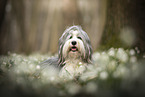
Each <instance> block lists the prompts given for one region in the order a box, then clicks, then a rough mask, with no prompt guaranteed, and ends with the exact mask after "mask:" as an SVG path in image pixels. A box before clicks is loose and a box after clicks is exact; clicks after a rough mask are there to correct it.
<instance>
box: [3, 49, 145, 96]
mask: <svg viewBox="0 0 145 97" xmlns="http://www.w3.org/2000/svg"><path fill="white" fill-rule="evenodd" d="M138 53H139V51H138V50H134V49H126V50H125V49H123V48H118V49H116V48H110V49H109V50H106V51H102V52H95V53H94V54H93V60H94V64H93V65H91V64H90V65H88V66H87V70H86V71H85V72H84V73H82V74H80V75H79V76H75V77H73V78H70V75H68V76H65V77H60V76H59V72H58V71H56V70H54V71H53V70H51V69H48V70H45V71H42V74H41V75H40V77H39V78H36V77H35V76H34V74H35V73H36V72H37V71H38V70H39V69H40V67H41V65H39V63H40V62H42V61H44V60H46V59H47V58H48V57H50V56H51V55H40V54H36V53H35V54H32V55H29V56H25V55H20V54H15V53H9V55H8V56H1V57H0V95H2V96H3V97H7V96H12V95H13V96H15V97H19V96H20V97H22V96H23V97H24V96H27V97H28V96H33V97H88V96H89V97H98V96H99V97H122V96H123V97H143V96H144V92H143V91H144V90H145V77H144V73H145V66H144V64H145V61H144V57H142V59H138V57H137V55H138Z"/></svg>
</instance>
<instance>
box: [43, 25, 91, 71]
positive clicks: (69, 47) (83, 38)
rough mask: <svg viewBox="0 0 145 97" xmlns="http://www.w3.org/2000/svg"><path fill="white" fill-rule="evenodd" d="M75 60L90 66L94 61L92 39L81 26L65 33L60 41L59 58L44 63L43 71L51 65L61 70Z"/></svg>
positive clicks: (72, 27)
mask: <svg viewBox="0 0 145 97" xmlns="http://www.w3.org/2000/svg"><path fill="white" fill-rule="evenodd" d="M73 47H74V48H73ZM75 60H79V61H80V62H83V63H85V64H90V63H91V60H92V46H91V43H90V39H89V37H88V35H87V33H86V32H85V31H83V30H82V28H81V27H80V26H71V27H69V28H67V29H66V30H65V31H64V33H63V34H62V36H61V37H60V39H59V48H58V57H53V58H49V59H48V60H46V61H44V62H42V63H41V69H45V68H46V67H47V66H49V65H53V66H56V67H57V68H60V69H61V68H63V67H64V66H65V65H66V64H67V63H70V62H71V61H75ZM68 61H70V62H68Z"/></svg>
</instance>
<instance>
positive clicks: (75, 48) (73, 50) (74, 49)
mask: <svg viewBox="0 0 145 97" xmlns="http://www.w3.org/2000/svg"><path fill="white" fill-rule="evenodd" d="M70 51H72V52H76V51H78V48H77V47H76V46H73V47H71V48H70Z"/></svg>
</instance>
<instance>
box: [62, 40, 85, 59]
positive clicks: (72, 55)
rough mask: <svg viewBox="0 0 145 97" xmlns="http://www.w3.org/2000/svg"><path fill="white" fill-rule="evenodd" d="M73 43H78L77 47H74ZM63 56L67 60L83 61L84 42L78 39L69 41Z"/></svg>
mask: <svg viewBox="0 0 145 97" xmlns="http://www.w3.org/2000/svg"><path fill="white" fill-rule="evenodd" d="M73 41H75V42H76V45H72V42H73ZM62 54H63V57H64V58H65V59H81V56H85V47H84V43H83V41H81V40H79V39H77V38H76V39H70V40H67V41H66V42H65V44H64V46H63V50H62Z"/></svg>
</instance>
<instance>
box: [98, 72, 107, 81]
mask: <svg viewBox="0 0 145 97" xmlns="http://www.w3.org/2000/svg"><path fill="white" fill-rule="evenodd" d="M107 77H108V73H107V72H106V71H103V72H101V73H100V79H102V80H105V79H107Z"/></svg>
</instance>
